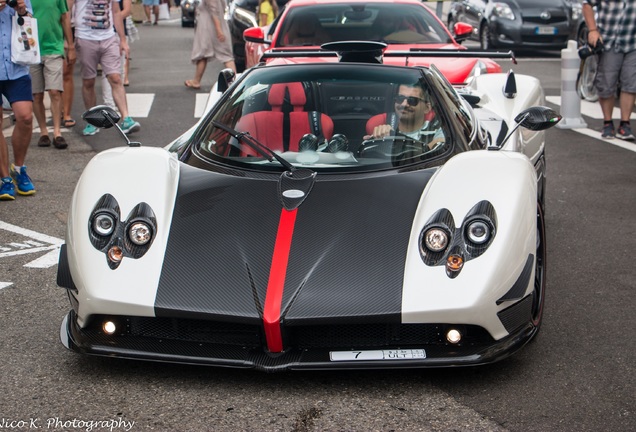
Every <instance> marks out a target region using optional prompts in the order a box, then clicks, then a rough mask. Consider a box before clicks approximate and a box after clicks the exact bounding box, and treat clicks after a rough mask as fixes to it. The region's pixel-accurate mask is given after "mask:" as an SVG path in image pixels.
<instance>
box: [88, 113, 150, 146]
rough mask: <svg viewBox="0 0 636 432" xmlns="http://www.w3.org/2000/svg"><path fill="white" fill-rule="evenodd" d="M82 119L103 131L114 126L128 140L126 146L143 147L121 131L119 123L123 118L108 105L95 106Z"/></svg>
mask: <svg viewBox="0 0 636 432" xmlns="http://www.w3.org/2000/svg"><path fill="white" fill-rule="evenodd" d="M82 119H84V120H85V121H86V122H87V123H89V124H91V125H93V126H95V127H97V128H101V129H109V128H111V127H113V126H114V127H115V128H116V129H117V130H118V131H119V133H120V134H121V136H123V137H124V139H125V140H126V144H128V146H129V147H140V146H141V143H139V142H136V141H130V140H129V139H128V136H127V135H126V134H125V133H124V131H123V130H121V128H120V127H119V125H118V124H117V122H119V120H121V117H120V116H119V114H117V111H115V110H114V109H112V108H111V107H108V106H106V105H97V106H94V107H93V108H90V109H88V110H86V111H85V112H84V114H82Z"/></svg>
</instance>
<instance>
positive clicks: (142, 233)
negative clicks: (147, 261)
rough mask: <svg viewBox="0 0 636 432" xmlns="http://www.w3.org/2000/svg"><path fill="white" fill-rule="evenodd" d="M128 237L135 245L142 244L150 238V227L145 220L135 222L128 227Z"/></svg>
mask: <svg viewBox="0 0 636 432" xmlns="http://www.w3.org/2000/svg"><path fill="white" fill-rule="evenodd" d="M128 238H130V241H131V242H133V243H134V244H136V245H137V246H143V245H145V244H146V243H148V242H149V241H150V239H151V238H152V229H151V228H150V226H148V224H146V223H145V222H135V223H133V224H132V225H130V228H128Z"/></svg>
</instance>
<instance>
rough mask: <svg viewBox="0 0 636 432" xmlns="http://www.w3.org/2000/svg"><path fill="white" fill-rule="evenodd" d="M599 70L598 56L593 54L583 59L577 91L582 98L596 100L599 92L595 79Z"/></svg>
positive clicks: (590, 100) (589, 100)
mask: <svg viewBox="0 0 636 432" xmlns="http://www.w3.org/2000/svg"><path fill="white" fill-rule="evenodd" d="M597 70H598V56H597V55H591V56H589V57H588V58H586V59H585V60H582V61H581V69H580V71H579V76H578V78H577V82H576V91H577V93H578V94H579V97H580V98H581V99H584V100H586V101H588V102H596V101H597V100H598V94H597V93H596V87H594V79H595V78H596V71H597Z"/></svg>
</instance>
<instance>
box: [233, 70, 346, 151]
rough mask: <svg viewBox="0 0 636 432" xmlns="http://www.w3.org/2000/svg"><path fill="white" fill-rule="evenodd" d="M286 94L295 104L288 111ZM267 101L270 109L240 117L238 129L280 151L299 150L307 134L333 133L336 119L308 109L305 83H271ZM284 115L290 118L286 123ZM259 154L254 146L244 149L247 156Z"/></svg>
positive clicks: (328, 134)
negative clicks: (299, 144) (253, 148)
mask: <svg viewBox="0 0 636 432" xmlns="http://www.w3.org/2000/svg"><path fill="white" fill-rule="evenodd" d="M286 95H289V99H288V100H289V103H290V104H291V107H292V108H291V111H290V112H288V113H286V112H284V110H283V105H284V104H285V97H286ZM267 101H268V103H269V104H270V105H271V111H257V112H254V113H250V114H247V115H245V116H243V117H241V119H240V120H239V121H238V123H237V124H236V129H237V130H238V131H239V132H249V134H250V135H252V136H253V137H254V138H256V139H257V140H258V141H259V142H261V143H263V144H264V145H266V146H267V147H269V148H270V149H272V150H277V151H285V150H289V151H298V142H299V141H300V139H301V138H302V137H303V135H305V134H308V133H313V134H314V135H316V136H319V138H326V139H330V138H331V136H332V135H333V120H331V118H329V116H327V115H325V114H322V113H319V112H317V111H305V104H306V103H307V96H306V95H305V89H304V87H303V85H302V83H300V82H293V83H286V84H272V85H271V86H270V88H269V93H268V95H267ZM285 116H288V120H289V122H288V124H287V125H286V122H285ZM286 129H287V130H286ZM287 137H288V138H287ZM256 154H257V153H256V152H255V151H254V150H252V149H249V148H245V149H244V155H252V156H255V155H256Z"/></svg>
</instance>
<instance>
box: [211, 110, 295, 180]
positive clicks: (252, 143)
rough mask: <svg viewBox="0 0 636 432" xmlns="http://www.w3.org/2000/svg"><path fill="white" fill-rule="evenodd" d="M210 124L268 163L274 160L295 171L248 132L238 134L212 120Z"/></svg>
mask: <svg viewBox="0 0 636 432" xmlns="http://www.w3.org/2000/svg"><path fill="white" fill-rule="evenodd" d="M212 124H213V125H214V126H216V127H218V128H219V129H223V130H224V131H225V132H227V133H229V134H230V135H232V136H233V137H234V138H236V139H237V140H239V141H240V142H242V143H245V144H247V145H248V146H249V147H251V148H252V149H254V150H255V151H257V152H258V153H260V155H261V156H263V157H265V158H266V159H267V160H268V161H270V162H273V161H274V159H276V161H278V163H280V164H281V165H282V166H283V167H285V168H286V169H288V170H289V171H295V170H296V167H295V166H293V165H292V164H291V163H290V162H289V161H288V160H287V159H285V158H284V157H282V156H281V155H279V154H278V153H276V152H275V151H274V150H272V149H270V148H269V147H267V146H266V145H265V144H262V143H260V142H259V141H258V140H257V139H256V138H254V137H253V136H252V135H250V133H249V132H239V131H237V130H235V129H232V128H231V127H229V126H226V125H224V124H223V123H219V122H217V121H214V120H212Z"/></svg>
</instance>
